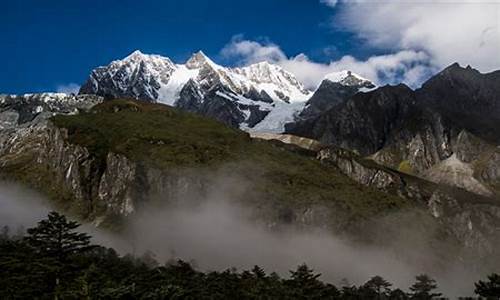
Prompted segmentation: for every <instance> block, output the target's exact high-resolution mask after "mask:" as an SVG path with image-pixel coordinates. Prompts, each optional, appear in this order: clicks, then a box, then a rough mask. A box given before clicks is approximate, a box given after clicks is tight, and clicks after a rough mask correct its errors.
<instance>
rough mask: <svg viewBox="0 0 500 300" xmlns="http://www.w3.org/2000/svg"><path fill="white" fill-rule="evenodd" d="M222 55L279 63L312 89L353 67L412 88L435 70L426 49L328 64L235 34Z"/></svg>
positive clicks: (375, 78)
mask: <svg viewBox="0 0 500 300" xmlns="http://www.w3.org/2000/svg"><path fill="white" fill-rule="evenodd" d="M221 54H222V56H224V57H225V58H228V59H229V58H230V59H233V60H236V61H237V63H239V64H241V65H247V64H251V63H256V62H260V61H269V62H272V63H276V64H278V65H280V66H282V67H283V68H284V69H285V70H287V71H289V72H291V73H293V74H294V75H295V76H296V77H297V79H298V80H300V81H301V82H302V83H303V84H304V85H305V86H306V87H307V88H309V89H315V88H316V87H317V86H318V85H319V84H320V83H321V81H322V80H323V78H324V77H325V76H326V75H327V74H329V73H332V72H339V71H342V70H350V71H352V72H354V73H357V74H359V75H361V76H363V77H365V78H368V79H370V80H372V81H373V82H375V83H376V84H378V85H383V84H387V83H390V84H396V83H399V82H404V83H406V84H408V85H410V86H412V87H418V85H419V84H420V83H421V82H422V81H423V80H425V79H427V78H428V77H429V76H430V74H432V73H433V72H435V69H434V68H433V67H432V66H431V65H430V62H429V61H430V56H429V55H428V54H427V53H425V52H424V51H414V50H403V51H399V52H396V53H392V54H387V55H378V56H372V57H370V58H368V59H366V60H358V59H356V58H354V57H353V56H349V55H347V56H344V57H342V58H341V59H339V60H336V61H331V62H329V63H318V62H314V61H312V60H311V59H309V58H308V57H307V56H306V55H305V54H299V55H297V56H295V57H287V56H286V54H285V53H284V52H283V50H281V48H280V47H279V46H278V45H276V44H274V43H271V42H262V43H261V42H257V41H252V40H245V39H243V37H242V36H236V37H235V38H233V39H231V41H230V42H229V43H228V44H227V45H226V46H225V47H224V48H223V49H222V51H221Z"/></svg>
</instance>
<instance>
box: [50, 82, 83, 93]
mask: <svg viewBox="0 0 500 300" xmlns="http://www.w3.org/2000/svg"><path fill="white" fill-rule="evenodd" d="M79 90H80V85H78V84H76V83H68V84H61V85H58V86H57V88H56V91H57V92H58V93H65V94H71V93H73V94H78V91H79Z"/></svg>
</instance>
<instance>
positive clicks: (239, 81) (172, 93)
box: [79, 51, 373, 133]
mask: <svg viewBox="0 0 500 300" xmlns="http://www.w3.org/2000/svg"><path fill="white" fill-rule="evenodd" d="M333 77H337V79H338V80H339V84H340V85H341V86H344V85H345V86H350V87H352V88H351V89H356V91H358V90H360V89H362V88H365V87H368V86H373V84H372V83H371V82H369V81H368V80H366V79H364V78H362V77H361V76H359V75H356V74H354V73H352V72H350V71H341V72H338V73H335V74H332V75H331V76H330V80H333ZM79 93H80V94H97V95H100V96H104V97H106V98H133V99H139V100H144V101H150V102H159V103H163V104H168V105H172V106H177V107H181V108H183V109H185V110H187V111H191V112H196V113H200V114H202V115H205V116H209V117H212V118H215V119H217V120H219V121H221V122H223V123H225V124H227V125H230V126H233V127H239V128H242V129H246V130H249V131H265V132H277V133H279V132H282V131H283V130H284V125H285V124H286V123H288V122H293V121H294V120H295V118H296V115H297V114H299V113H300V112H301V111H302V110H303V109H304V106H305V105H306V102H307V100H308V99H309V98H310V97H311V95H312V92H311V91H309V90H307V89H305V88H304V86H303V84H302V83H300V82H299V81H298V80H297V79H296V78H295V76H294V75H293V74H292V73H290V72H288V71H286V70H284V69H283V68H282V67H280V66H278V65H274V64H271V63H268V62H266V61H262V62H257V63H254V64H251V65H248V66H243V67H235V68H229V67H223V66H220V65H218V64H216V63H215V62H214V61H212V60H211V59H210V58H209V57H207V56H206V55H205V54H204V53H203V52H202V51H198V52H196V53H194V54H193V55H192V56H191V57H190V58H189V59H188V60H187V61H186V62H185V63H184V64H175V63H173V62H172V61H171V60H170V59H168V58H166V57H162V56H159V55H149V54H143V53H142V52H140V51H134V52H133V53H132V54H130V55H129V56H127V57H126V58H124V59H122V60H115V61H113V62H111V63H110V64H109V65H108V66H101V67H98V68H96V69H94V70H92V72H91V74H90V76H89V78H88V79H87V81H86V82H85V83H84V84H83V85H82V87H81V88H80V91H79ZM259 124H260V125H259ZM254 127H256V128H255V129H253V128H254Z"/></svg>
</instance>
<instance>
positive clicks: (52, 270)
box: [0, 212, 500, 299]
mask: <svg viewBox="0 0 500 300" xmlns="http://www.w3.org/2000/svg"><path fill="white" fill-rule="evenodd" d="M79 227H80V224H79V223H77V222H75V221H71V220H69V219H67V218H66V216H64V215H62V214H59V213H57V212H50V213H49V215H48V216H47V218H46V219H44V220H41V221H39V222H38V224H37V226H35V227H33V228H29V229H27V230H26V231H25V232H16V233H12V232H11V229H10V228H9V227H8V226H5V227H3V229H2V232H1V234H0V299H447V298H446V295H443V294H442V293H441V292H439V286H438V283H437V282H436V281H435V280H434V279H433V278H431V277H430V276H428V275H426V274H420V275H417V276H416V277H415V282H414V283H413V284H412V285H411V286H410V287H408V290H406V291H405V290H403V288H398V287H394V286H393V285H392V284H391V283H390V282H388V281H387V280H385V279H384V278H382V277H380V276H374V277H372V278H371V279H369V280H368V281H367V282H366V283H364V284H362V285H359V286H356V285H352V284H349V283H348V281H347V280H345V282H343V284H342V285H341V286H335V285H333V284H330V283H326V282H323V281H322V280H321V279H320V276H321V275H320V274H317V273H315V272H314V270H312V269H311V268H309V267H308V266H307V265H305V264H303V265H300V266H298V267H297V268H296V269H295V270H292V271H290V274H289V276H287V277H282V276H280V275H278V274H276V273H269V274H268V273H266V271H265V270H264V269H263V268H261V267H259V266H255V267H253V268H252V269H251V270H243V271H238V270H236V269H234V268H229V269H227V270H224V271H200V270H197V269H196V268H195V265H194V264H193V263H189V262H186V261H182V260H175V261H168V262H166V263H164V264H160V263H159V262H157V261H156V260H155V257H154V254H153V253H151V252H146V253H145V254H143V255H141V256H133V255H130V254H128V255H120V254H118V253H117V252H116V251H115V250H113V249H111V248H105V247H102V246H98V245H93V244H92V243H91V236H90V235H88V234H87V233H84V232H80V231H79ZM471 285H473V286H474V292H475V294H476V295H477V297H476V298H472V297H463V298H461V299H500V275H498V274H490V275H488V276H486V278H485V279H484V280H480V281H478V282H476V283H471Z"/></svg>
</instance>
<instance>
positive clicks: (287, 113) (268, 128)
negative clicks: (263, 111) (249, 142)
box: [248, 102, 305, 133]
mask: <svg viewBox="0 0 500 300" xmlns="http://www.w3.org/2000/svg"><path fill="white" fill-rule="evenodd" d="M274 105H275V106H274V108H273V109H272V110H271V112H270V113H269V114H268V115H267V116H266V117H265V118H264V119H263V120H262V121H260V122H259V123H258V124H257V125H255V126H254V127H253V128H250V129H248V131H251V132H270V133H282V132H284V131H285V124H286V123H290V122H293V121H294V117H295V115H296V114H298V113H299V112H300V111H302V110H303V109H304V106H305V102H294V103H285V102H276V103H274Z"/></svg>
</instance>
